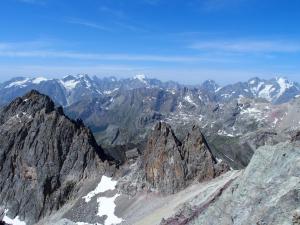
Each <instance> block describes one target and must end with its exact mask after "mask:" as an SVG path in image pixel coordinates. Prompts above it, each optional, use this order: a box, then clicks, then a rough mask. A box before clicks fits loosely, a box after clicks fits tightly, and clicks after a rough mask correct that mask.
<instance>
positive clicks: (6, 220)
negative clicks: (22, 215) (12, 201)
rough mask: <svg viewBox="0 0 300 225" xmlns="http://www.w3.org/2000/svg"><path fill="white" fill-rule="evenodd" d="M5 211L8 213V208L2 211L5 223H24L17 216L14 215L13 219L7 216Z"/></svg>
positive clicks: (18, 224)
mask: <svg viewBox="0 0 300 225" xmlns="http://www.w3.org/2000/svg"><path fill="white" fill-rule="evenodd" d="M7 213H8V209H6V210H5V211H4V217H3V219H2V220H3V221H4V222H5V223H8V224H13V225H26V223H25V222H24V221H21V220H20V219H19V216H16V217H15V218H14V219H11V218H9V217H8V216H7Z"/></svg>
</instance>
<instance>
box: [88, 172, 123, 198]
mask: <svg viewBox="0 0 300 225" xmlns="http://www.w3.org/2000/svg"><path fill="white" fill-rule="evenodd" d="M116 185H117V181H113V180H112V178H110V177H106V176H102V178H101V181H100V183H99V184H98V186H97V187H96V189H95V190H93V191H91V192H90V193H88V194H87V195H86V196H84V197H83V198H84V200H85V202H89V201H91V199H92V198H93V197H94V196H96V195H97V194H100V193H103V192H106V191H109V190H114V189H115V188H116Z"/></svg>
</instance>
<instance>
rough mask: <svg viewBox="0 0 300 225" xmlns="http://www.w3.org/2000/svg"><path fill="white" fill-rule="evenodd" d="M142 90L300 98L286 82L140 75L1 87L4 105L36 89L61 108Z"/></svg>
mask: <svg viewBox="0 0 300 225" xmlns="http://www.w3.org/2000/svg"><path fill="white" fill-rule="evenodd" d="M139 88H147V89H155V88H158V89H161V90H164V91H166V92H170V93H172V94H175V93H178V92H180V91H182V89H185V88H187V89H189V90H190V91H192V92H193V93H194V94H195V96H192V97H191V98H195V97H196V98H199V99H200V100H201V101H214V102H228V101H231V100H232V99H237V98H240V97H246V98H252V99H256V98H261V99H265V100H267V101H269V102H272V103H273V104H280V103H284V102H288V101H289V100H291V99H293V98H294V97H295V96H296V95H299V94H300V85H299V84H298V83H295V82H292V81H289V80H287V79H285V78H274V79H270V80H263V79H259V78H257V77H256V78H252V79H250V80H249V81H247V82H238V83H235V84H231V85H226V86H224V87H221V86H220V85H218V84H217V83H216V82H215V81H212V80H208V81H205V82H204V83H203V84H201V85H197V84H195V85H190V86H186V85H181V84H178V83H176V82H173V81H170V82H161V81H159V80H157V79H148V78H146V77H145V76H144V75H137V76H135V77H133V78H128V79H120V80H119V79H117V78H115V77H107V78H98V77H89V76H88V75H77V76H71V75H70V76H66V77H64V78H62V79H46V78H43V77H37V78H25V77H17V78H13V79H11V80H9V81H6V82H4V83H2V84H0V95H1V98H0V104H2V105H3V104H6V103H8V102H10V101H11V100H13V99H14V98H15V97H18V96H22V95H23V94H25V93H26V92H28V91H30V90H32V89H36V90H38V91H40V92H42V93H44V94H47V95H49V96H51V97H52V99H53V100H54V101H55V102H56V103H57V104H59V105H62V106H70V105H72V104H74V103H76V102H79V101H81V100H84V99H95V98H101V97H105V96H112V95H114V94H117V93H121V92H124V91H126V90H133V89H139Z"/></svg>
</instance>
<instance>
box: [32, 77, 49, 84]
mask: <svg viewBox="0 0 300 225" xmlns="http://www.w3.org/2000/svg"><path fill="white" fill-rule="evenodd" d="M47 80H48V79H47V78H45V77H37V78H34V79H33V80H32V81H31V82H32V83H34V84H39V83H41V82H44V81H47Z"/></svg>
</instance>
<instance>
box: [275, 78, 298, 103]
mask: <svg viewBox="0 0 300 225" xmlns="http://www.w3.org/2000/svg"><path fill="white" fill-rule="evenodd" d="M276 81H277V83H278V85H279V87H280V90H279V93H278V94H277V98H279V97H280V96H281V95H283V94H284V92H285V91H286V90H288V89H289V88H291V87H292V86H293V85H294V83H293V82H289V81H288V80H286V79H284V78H282V77H280V78H278V79H276Z"/></svg>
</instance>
